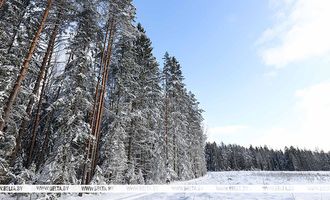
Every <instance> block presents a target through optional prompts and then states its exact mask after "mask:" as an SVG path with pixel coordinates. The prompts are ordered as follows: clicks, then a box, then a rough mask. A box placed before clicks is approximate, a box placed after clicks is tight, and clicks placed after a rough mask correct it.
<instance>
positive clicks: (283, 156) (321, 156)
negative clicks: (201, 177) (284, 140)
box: [205, 142, 330, 171]
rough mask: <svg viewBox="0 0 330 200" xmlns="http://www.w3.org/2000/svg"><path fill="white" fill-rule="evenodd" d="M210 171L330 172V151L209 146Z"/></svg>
mask: <svg viewBox="0 0 330 200" xmlns="http://www.w3.org/2000/svg"><path fill="white" fill-rule="evenodd" d="M205 156H206V165H207V170H208V171H227V170H264V171H329V170H330V152H328V153H325V152H324V151H310V150H306V149H299V148H295V147H292V146H291V147H289V148H288V147H285V149H284V151H282V150H273V149H269V148H268V147H267V146H264V147H252V146H250V147H249V148H245V147H242V146H239V145H225V144H223V143H221V144H220V145H217V144H216V143H215V142H213V143H210V142H207V143H206V146H205Z"/></svg>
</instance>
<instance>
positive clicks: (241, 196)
mask: <svg viewBox="0 0 330 200" xmlns="http://www.w3.org/2000/svg"><path fill="white" fill-rule="evenodd" d="M171 184H175V185H314V184H326V185H330V172H259V171H252V172H246V171H239V172H237V171H235V172H209V173H208V174H207V175H206V176H204V177H201V178H198V179H194V180H190V181H183V182H173V183H171ZM0 199H6V200H7V199H8V196H7V198H5V197H4V196H1V195H0ZM22 199H24V198H22ZM32 199H33V198H32ZM60 199H61V200H74V199H79V200H90V199H97V200H112V199H113V200H132V199H136V200H157V199H160V200H173V199H181V200H199V199H203V200H210V199H221V200H222V199H224V200H252V199H253V200H265V199H268V200H330V193H309V194H304V193H284V194H275V193H258V194H253V193H232V194H230V193H152V194H151V193H146V194H132V193H129V194H99V195H92V194H91V195H83V197H78V196H77V195H71V196H62V197H61V198H60Z"/></svg>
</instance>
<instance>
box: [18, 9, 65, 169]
mask: <svg viewBox="0 0 330 200" xmlns="http://www.w3.org/2000/svg"><path fill="white" fill-rule="evenodd" d="M61 15H62V13H61V11H60V12H59V14H58V16H57V20H56V22H55V26H54V29H53V31H52V34H51V37H50V39H49V42H48V47H47V50H46V54H45V56H44V58H43V60H42V64H41V67H40V71H39V75H38V78H37V81H36V83H35V85H34V89H33V95H36V96H38V92H39V90H40V85H41V82H42V80H44V79H45V77H46V72H47V71H48V70H47V69H48V66H49V65H47V61H49V60H50V55H51V53H52V52H53V49H54V45H55V40H56V37H57V34H58V29H59V26H60V21H61ZM44 83H45V82H44ZM41 95H42V93H41ZM40 98H42V96H40ZM39 102H40V101H39ZM33 104H34V97H32V98H31V99H30V101H29V104H28V107H27V112H26V113H27V114H28V116H29V117H30V116H31V112H32V106H33ZM28 109H29V110H28ZM38 111H39V112H40V110H38ZM37 115H38V114H37ZM25 129H26V127H22V128H21V130H23V131H24V130H25ZM36 135H37V134H36V126H35V125H34V128H33V131H32V136H31V145H30V150H29V157H28V161H27V166H29V165H30V164H31V161H32V153H33V150H34V145H35V142H36Z"/></svg>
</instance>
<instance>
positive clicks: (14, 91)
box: [0, 0, 53, 136]
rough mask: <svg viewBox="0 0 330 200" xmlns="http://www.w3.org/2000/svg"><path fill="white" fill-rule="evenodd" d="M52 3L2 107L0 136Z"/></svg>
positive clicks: (50, 2)
mask: <svg viewBox="0 0 330 200" xmlns="http://www.w3.org/2000/svg"><path fill="white" fill-rule="evenodd" d="M52 1H53V0H48V1H47V7H46V8H45V11H44V14H43V16H42V19H41V23H40V25H39V28H38V30H37V32H36V34H35V35H34V38H33V40H32V43H31V46H30V49H29V51H28V54H27V55H26V57H25V59H24V62H23V65H22V68H21V71H20V74H19V75H18V77H17V79H16V82H15V85H14V87H13V89H12V91H11V93H10V95H9V98H8V101H7V103H6V105H5V107H4V111H3V115H2V119H1V120H0V136H1V135H3V134H4V133H3V132H2V131H3V129H4V127H5V125H6V123H7V121H8V119H9V116H10V113H11V110H12V107H13V105H14V102H15V100H16V97H17V94H18V92H19V91H20V88H21V84H22V82H23V80H24V79H25V75H26V73H27V71H28V69H29V64H30V61H31V59H32V56H33V53H34V51H35V49H36V47H37V43H38V41H39V38H40V34H41V32H42V30H43V28H44V25H45V22H46V20H47V17H48V14H49V10H50V8H51V5H52Z"/></svg>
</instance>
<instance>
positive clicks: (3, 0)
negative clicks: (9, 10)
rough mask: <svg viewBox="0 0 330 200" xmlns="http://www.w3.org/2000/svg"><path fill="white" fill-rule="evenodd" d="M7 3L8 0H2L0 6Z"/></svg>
mask: <svg viewBox="0 0 330 200" xmlns="http://www.w3.org/2000/svg"><path fill="white" fill-rule="evenodd" d="M5 3H6V0H0V8H1V7H2V6H3V5H5Z"/></svg>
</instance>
